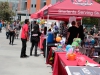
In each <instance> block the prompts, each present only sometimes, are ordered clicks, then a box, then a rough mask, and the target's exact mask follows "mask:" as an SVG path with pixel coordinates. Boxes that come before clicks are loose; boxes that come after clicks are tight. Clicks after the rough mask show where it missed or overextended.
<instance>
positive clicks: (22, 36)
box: [21, 24, 28, 39]
mask: <svg viewBox="0 0 100 75" xmlns="http://www.w3.org/2000/svg"><path fill="white" fill-rule="evenodd" d="M25 33H28V25H27V24H25V25H23V26H22V32H21V38H22V39H27V36H26V35H25Z"/></svg>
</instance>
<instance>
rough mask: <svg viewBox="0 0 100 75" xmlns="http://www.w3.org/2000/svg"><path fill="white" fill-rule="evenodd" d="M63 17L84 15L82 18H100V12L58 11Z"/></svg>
mask: <svg viewBox="0 0 100 75" xmlns="http://www.w3.org/2000/svg"><path fill="white" fill-rule="evenodd" d="M58 13H59V14H62V15H82V16H97V17H100V12H99V11H85V10H62V9H61V10H58Z"/></svg>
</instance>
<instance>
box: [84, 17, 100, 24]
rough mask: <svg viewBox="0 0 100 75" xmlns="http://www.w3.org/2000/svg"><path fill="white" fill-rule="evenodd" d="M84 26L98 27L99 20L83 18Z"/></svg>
mask: <svg viewBox="0 0 100 75" xmlns="http://www.w3.org/2000/svg"><path fill="white" fill-rule="evenodd" d="M83 24H86V25H97V24H98V18H90V17H85V18H83Z"/></svg>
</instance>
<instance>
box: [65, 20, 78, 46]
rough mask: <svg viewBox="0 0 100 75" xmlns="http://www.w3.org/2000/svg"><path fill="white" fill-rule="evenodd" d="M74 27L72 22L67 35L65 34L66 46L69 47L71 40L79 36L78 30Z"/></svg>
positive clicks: (74, 23)
mask: <svg viewBox="0 0 100 75" xmlns="http://www.w3.org/2000/svg"><path fill="white" fill-rule="evenodd" d="M75 25H76V22H75V21H72V27H70V28H69V29H68V33H67V39H66V42H67V44H70V45H71V44H72V42H73V39H74V38H77V37H78V36H79V29H78V28H77V27H76V26H75Z"/></svg>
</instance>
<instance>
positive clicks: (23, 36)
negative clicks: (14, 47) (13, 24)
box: [20, 19, 29, 58]
mask: <svg viewBox="0 0 100 75" xmlns="http://www.w3.org/2000/svg"><path fill="white" fill-rule="evenodd" d="M28 25H29V19H25V24H24V25H23V26H22V31H21V41H22V49H21V55H20V58H26V57H28V56H27V55H26V43H27V41H28V40H29V36H28Z"/></svg>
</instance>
